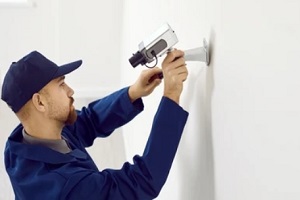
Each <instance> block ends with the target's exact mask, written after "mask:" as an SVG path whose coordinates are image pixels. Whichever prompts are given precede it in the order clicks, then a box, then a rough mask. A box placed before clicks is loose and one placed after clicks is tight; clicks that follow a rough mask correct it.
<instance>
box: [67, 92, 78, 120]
mask: <svg viewBox="0 0 300 200" xmlns="http://www.w3.org/2000/svg"><path fill="white" fill-rule="evenodd" d="M70 99H71V101H70V110H69V115H68V118H67V120H66V121H65V124H66V125H72V124H74V123H75V121H76V119H77V113H76V110H75V108H74V106H73V103H74V99H73V98H72V97H71V98H70Z"/></svg>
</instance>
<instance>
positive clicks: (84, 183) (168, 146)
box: [62, 97, 188, 200]
mask: <svg viewBox="0 0 300 200" xmlns="http://www.w3.org/2000/svg"><path fill="white" fill-rule="evenodd" d="M187 117H188V113H187V112H186V111H184V110H183V109H182V108H181V107H180V106H178V105H177V104H176V103H174V102H173V101H171V100H170V99H168V98H165V97H163V99H162V101H161V103H160V105H159V108H158V111H157V113H156V115H155V117H154V121H153V125H152V129H151V132H150V136H149V138H148V141H147V144H146V147H145V150H144V153H143V155H142V156H135V157H134V158H133V161H134V163H133V164H130V163H128V162H127V163H125V164H124V165H123V167H122V168H121V169H120V170H112V169H106V170H104V171H101V172H94V173H92V172H91V173H82V174H80V173H79V174H77V175H75V176H73V177H72V178H71V179H70V180H69V181H68V183H69V184H70V186H71V187H70V186H69V187H66V188H65V189H64V190H63V191H64V192H65V193H64V194H63V196H62V198H64V199H91V200H93V199H103V200H104V199H105V200H122V199H128V200H147V199H153V198H155V197H157V196H158V194H159V192H160V190H161V188H162V186H163V185H164V183H165V181H166V179H167V176H168V174H169V171H170V168H171V165H172V162H173V159H174V156H175V154H176V151H177V147H178V144H179V141H180V138H181V135H182V132H183V129H184V126H185V123H186V120H187ZM73 180H74V181H73Z"/></svg>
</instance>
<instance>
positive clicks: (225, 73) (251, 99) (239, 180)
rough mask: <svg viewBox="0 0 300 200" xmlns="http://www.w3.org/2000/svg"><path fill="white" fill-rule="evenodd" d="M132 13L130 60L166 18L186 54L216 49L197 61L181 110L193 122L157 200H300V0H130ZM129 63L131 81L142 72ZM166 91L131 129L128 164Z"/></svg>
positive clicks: (127, 40) (127, 35)
mask: <svg viewBox="0 0 300 200" xmlns="http://www.w3.org/2000/svg"><path fill="white" fill-rule="evenodd" d="M124 8H125V11H124V35H123V45H124V46H123V53H122V55H124V58H123V59H122V60H124V59H125V58H127V57H129V56H130V55H129V54H128V49H129V50H131V51H132V53H133V52H135V51H136V50H137V45H138V43H139V42H141V41H142V40H143V39H144V38H145V37H146V36H148V35H149V33H151V32H153V31H154V30H155V29H156V27H159V26H160V24H162V23H163V22H165V21H166V22H169V24H170V25H171V26H172V27H173V29H174V30H175V31H176V33H177V35H178V38H179V44H178V45H177V46H176V47H177V48H181V49H185V48H191V47H194V46H200V45H201V42H202V38H203V37H207V39H208V40H209V42H210V48H211V54H212V55H211V56H212V57H211V59H212V60H211V64H210V66H209V67H208V68H206V67H204V66H203V64H201V63H189V64H188V66H189V72H190V75H189V79H188V80H187V82H186V83H185V91H184V94H183V96H182V100H181V104H182V106H183V107H184V108H185V109H187V110H188V111H189V112H190V117H189V121H188V123H187V125H186V128H185V131H184V134H183V138H182V141H181V144H180V146H179V148H178V153H177V156H176V158H175V160H174V164H173V167H172V169H171V172H170V175H169V179H168V181H167V183H166V185H165V187H164V188H163V190H162V192H161V195H160V196H159V197H158V198H157V199H161V200H166V199H173V200H179V199H180V200H181V199H187V200H194V199H207V200H241V199H243V200H247V199H249V200H250V199H263V200H281V199H289V200H296V199H299V198H300V191H299V189H298V185H299V180H300V160H299V155H300V134H299V133H300V126H299V120H300V104H299V102H300V101H299V100H300V99H299V98H300V94H299V92H298V90H299V86H300V79H299V77H300V69H299V67H298V66H299V64H300V60H299V53H300V50H299V45H300V36H299V35H300V26H299V25H300V2H299V1H293V0H288V1H283V0H275V1H273V0H272V1H271V0H260V1H237V0H233V1H232V0H230V1H228V0H222V1H221V0H211V1H207V0H206V1H205V0H203V1H198V0H197V1H196V0H187V1H186V0H185V1H155V0H154V1H151V2H150V1H135V0H131V1H130V0H129V1H126V4H125V7H124ZM141 25H142V26H141ZM123 65H124V67H123V69H124V73H123V82H124V83H127V82H130V81H132V80H133V79H134V78H133V77H135V76H136V75H137V74H138V73H139V72H138V71H140V70H142V67H139V69H130V67H128V69H126V70H125V66H128V63H126V62H124V64H123ZM161 94H162V91H161V88H160V89H158V90H157V91H156V92H155V94H154V96H151V97H148V98H146V99H145V105H146V108H145V112H144V113H143V114H141V115H140V116H139V117H138V118H137V119H136V121H135V123H134V124H130V125H128V126H127V127H125V129H124V131H125V145H126V149H127V156H128V159H129V158H131V157H132V156H133V155H134V154H135V153H136V152H139V153H142V151H143V148H144V145H145V142H146V140H147V137H148V132H149V130H150V127H151V120H152V118H153V116H154V113H155V110H156V108H157V105H158V103H159V100H160V96H161ZM141 124H142V125H141ZM166 145H167V144H166Z"/></svg>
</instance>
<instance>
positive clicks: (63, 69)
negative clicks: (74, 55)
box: [52, 60, 82, 79]
mask: <svg viewBox="0 0 300 200" xmlns="http://www.w3.org/2000/svg"><path fill="white" fill-rule="evenodd" d="M81 64H82V60H77V61H74V62H71V63H68V64H64V65H61V66H60V67H59V68H58V69H57V71H56V73H55V74H54V75H53V78H52V79H55V78H58V77H60V76H64V75H66V74H68V73H70V72H72V71H74V70H75V69H77V68H78V67H80V65H81Z"/></svg>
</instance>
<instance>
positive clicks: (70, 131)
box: [1, 50, 188, 200]
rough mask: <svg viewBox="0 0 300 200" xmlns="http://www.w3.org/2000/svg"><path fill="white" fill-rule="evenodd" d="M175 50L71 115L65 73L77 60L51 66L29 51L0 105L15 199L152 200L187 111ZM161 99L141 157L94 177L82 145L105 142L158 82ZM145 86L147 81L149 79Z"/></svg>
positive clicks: (9, 78) (9, 77) (10, 76)
mask: <svg viewBox="0 0 300 200" xmlns="http://www.w3.org/2000/svg"><path fill="white" fill-rule="evenodd" d="M183 56H184V55H183V52H182V51H179V50H174V51H172V52H171V53H169V54H168V55H167V56H166V58H165V59H164V61H163V63H162V70H161V69H159V68H153V69H151V70H145V71H143V72H142V73H141V75H140V77H139V79H138V80H137V81H136V82H135V83H134V84H133V85H131V86H130V87H127V88H123V89H121V90H119V91H117V92H115V93H113V94H111V95H109V96H107V97H105V98H103V99H100V100H97V101H94V102H92V103H90V104H89V105H88V106H87V107H86V108H83V109H82V110H81V111H75V109H74V106H73V105H72V104H73V98H72V95H73V94H74V91H73V90H72V89H71V88H70V87H69V86H68V85H67V84H66V82H65V80H64V79H65V75H66V74H68V73H70V72H71V71H73V70H75V69H77V68H78V67H79V66H80V65H81V63H82V61H81V60H79V61H76V62H72V63H69V64H66V65H63V66H60V67H59V66H57V65H56V64H55V63H53V62H52V61H50V60H48V59H47V58H46V57H45V56H43V55H42V54H41V53H39V52H37V51H33V52H31V53H29V54H28V55H26V56H25V57H23V58H22V59H20V60H19V61H18V62H14V63H12V65H11V66H10V68H9V70H8V72H7V74H6V76H5V78H4V82H3V87H2V97H1V98H2V99H3V100H4V101H5V102H6V103H7V104H8V106H10V107H11V109H12V110H13V111H14V112H15V113H16V115H17V117H18V118H19V120H20V122H21V124H19V125H18V126H17V127H16V128H15V130H14V131H13V132H12V134H11V135H10V136H9V138H8V141H7V144H6V148H5V166H6V170H7V173H8V175H9V177H10V180H11V184H12V187H13V189H14V193H15V196H16V199H22V200H24V199H25V200H26V199H29V200H35V199H39V200H41V199H43V200H47V199H49V200H50V199H51V200H54V199H89V200H92V199H103V200H104V199H105V200H122V199H128V200H136V199H141V200H147V199H153V198H155V197H157V195H158V194H159V192H160V190H161V188H162V186H163V185H164V183H165V181H166V179H167V176H168V173H169V170H170V168H171V165H172V162H173V158H174V156H175V153H176V150H177V147H178V144H179V141H180V138H181V134H182V131H183V128H184V126H185V123H186V120H187V117H188V113H187V112H186V111H184V110H183V109H182V108H181V107H180V106H179V100H180V95H181V92H182V89H183V82H184V81H185V80H186V78H187V75H188V72H187V69H186V65H185V61H184V58H183ZM161 72H163V76H164V93H163V97H162V99H161V102H160V105H159V107H158V110H157V113H156V115H155V118H154V121H153V125H152V130H151V132H150V136H149V139H148V142H147V145H146V147H145V150H144V153H143V155H142V156H135V157H134V158H133V160H134V164H130V163H128V162H126V163H125V164H124V165H123V167H122V168H121V169H119V170H112V169H106V170H103V171H99V170H98V168H97V167H96V165H95V163H94V162H93V160H92V158H91V157H90V156H89V154H88V153H87V151H86V150H85V148H86V147H89V146H91V145H92V144H93V141H94V139H95V138H96V137H106V136H109V135H110V134H111V133H112V132H113V131H114V129H116V128H118V127H120V126H122V125H124V124H125V123H127V122H129V121H130V120H131V119H133V118H134V117H135V116H136V115H137V114H138V113H140V112H141V111H142V110H143V103H142V100H141V97H144V96H147V95H149V94H150V93H152V91H153V90H154V89H155V88H156V86H157V85H159V83H160V82H161V80H160V79H154V80H153V77H156V75H157V74H159V73H161ZM149 80H153V81H150V82H149Z"/></svg>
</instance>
